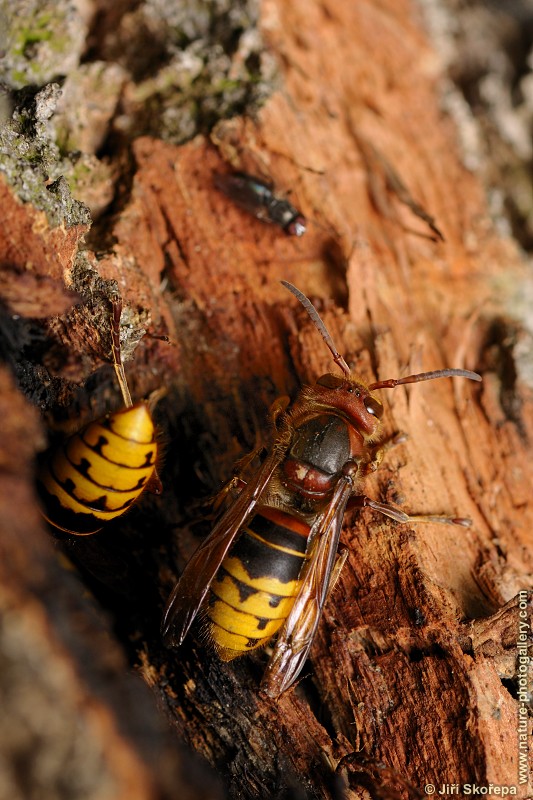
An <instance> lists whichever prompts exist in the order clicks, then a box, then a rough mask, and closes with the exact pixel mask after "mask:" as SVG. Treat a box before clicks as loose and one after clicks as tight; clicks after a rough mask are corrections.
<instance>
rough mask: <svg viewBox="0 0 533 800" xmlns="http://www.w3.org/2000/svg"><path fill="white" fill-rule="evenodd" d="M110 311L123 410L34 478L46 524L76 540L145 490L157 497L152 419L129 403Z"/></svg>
mask: <svg viewBox="0 0 533 800" xmlns="http://www.w3.org/2000/svg"><path fill="white" fill-rule="evenodd" d="M112 307H113V318H112V336H111V338H112V357H113V366H114V368H115V373H116V375H117V380H118V383H119V386H120V390H121V394H122V399H123V403H124V406H123V408H121V409H119V410H118V411H115V412H114V413H111V414H107V415H106V416H105V417H102V418H101V419H97V420H95V421H93V422H91V423H89V425H87V426H86V427H85V428H83V429H82V430H81V431H79V432H78V433H76V434H74V435H73V436H71V437H69V438H67V439H66V440H65V441H64V442H63V443H62V444H61V445H60V446H59V447H57V448H55V449H53V450H52V451H51V452H48V453H46V454H45V457H44V459H43V461H42V463H41V466H40V468H39V472H38V478H37V484H38V489H39V493H40V495H41V499H42V501H43V504H44V508H43V511H42V513H43V516H44V517H45V519H46V520H47V522H49V523H50V524H51V525H52V526H53V527H54V528H56V529H57V530H59V531H63V532H65V533H69V534H74V535H76V536H85V535H89V534H93V533H97V532H98V531H99V530H101V529H102V528H103V527H104V526H105V525H106V523H107V522H110V521H111V520H114V519H116V518H117V517H119V516H120V515H121V514H124V513H125V512H126V511H128V509H129V508H131V506H132V505H133V504H134V503H136V502H137V500H138V499H139V497H140V495H141V494H142V492H143V491H144V490H145V489H146V488H150V491H152V492H154V493H155V494H159V493H160V491H161V484H160V481H159V477H158V475H157V470H156V462H157V452H158V447H157V441H156V430H155V427H154V423H153V421H152V416H151V413H150V410H149V408H148V406H147V404H146V403H142V402H141V403H135V404H134V403H133V401H132V399H131V395H130V391H129V388H128V383H127V380H126V375H125V372H124V366H123V363H122V355H121V348H120V317H121V313H122V302H121V301H120V300H113V301H112Z"/></svg>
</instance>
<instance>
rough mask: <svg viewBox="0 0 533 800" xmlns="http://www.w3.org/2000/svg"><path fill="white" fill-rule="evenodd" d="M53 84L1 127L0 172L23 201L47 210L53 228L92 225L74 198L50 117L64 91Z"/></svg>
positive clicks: (16, 109) (25, 101)
mask: <svg viewBox="0 0 533 800" xmlns="http://www.w3.org/2000/svg"><path fill="white" fill-rule="evenodd" d="M60 91H61V90H60V88H59V86H58V85H57V84H49V85H48V86H46V87H44V89H41V91H40V92H38V93H37V94H36V95H35V96H34V97H31V96H30V97H29V98H27V99H24V100H22V102H21V103H20V104H19V105H18V106H17V107H16V108H15V110H14V112H13V114H12V116H11V118H9V119H8V120H7V121H5V122H4V123H3V125H1V126H0V175H2V176H3V177H4V179H5V180H6V181H7V183H9V184H10V186H12V187H13V189H14V190H15V193H16V195H17V197H18V198H19V199H20V200H21V201H22V202H23V203H31V204H32V205H33V206H34V207H35V208H38V209H40V210H42V211H44V212H45V213H46V216H47V218H48V221H49V224H50V225H51V226H52V227H56V226H58V225H61V224H64V225H66V226H67V227H72V226H73V225H80V224H81V225H88V224H90V221H91V218H90V214H89V211H88V209H87V208H86V206H84V205H83V204H82V203H80V202H78V201H77V200H75V199H74V198H73V197H72V194H71V192H70V189H69V186H68V183H67V181H66V179H65V178H64V176H63V175H64V171H65V169H64V166H65V165H64V164H62V162H61V158H60V154H59V149H58V147H57V144H56V143H55V141H54V139H53V138H52V136H51V134H50V128H49V120H50V117H51V116H52V114H53V112H54V109H55V107H56V104H57V100H58V97H59V94H60Z"/></svg>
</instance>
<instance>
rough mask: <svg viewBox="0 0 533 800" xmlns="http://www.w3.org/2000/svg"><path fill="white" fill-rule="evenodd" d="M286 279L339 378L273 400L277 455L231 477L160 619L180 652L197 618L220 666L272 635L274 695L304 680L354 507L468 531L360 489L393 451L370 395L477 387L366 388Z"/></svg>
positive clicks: (266, 686) (458, 373) (441, 374)
mask: <svg viewBox="0 0 533 800" xmlns="http://www.w3.org/2000/svg"><path fill="white" fill-rule="evenodd" d="M282 283H283V284H284V286H285V287H286V288H287V289H289V291H291V292H292V293H293V294H294V295H295V296H296V297H297V299H298V300H299V301H300V302H301V303H302V304H303V306H304V307H305V308H306V310H307V312H308V313H309V315H310V317H311V319H312V320H313V323H314V324H315V326H316V327H317V328H318V330H319V331H320V333H321V335H322V337H323V338H324V341H325V342H326V344H327V346H328V347H329V349H330V351H331V353H332V355H333V359H334V361H335V363H336V364H337V365H338V367H339V368H340V369H341V371H342V375H335V374H331V373H328V374H326V375H322V377H320V378H319V379H318V380H317V382H316V384H315V385H314V386H313V387H304V388H302V389H301V391H300V392H299V394H298V395H297V397H296V400H295V401H294V403H293V404H292V407H291V408H290V409H289V408H288V403H289V401H288V398H280V399H279V400H278V401H276V403H274V405H273V407H272V410H271V416H272V421H273V424H274V428H275V439H274V443H273V446H272V449H271V451H270V452H269V453H268V454H267V455H266V456H265V457H264V460H263V461H262V463H261V465H260V467H258V469H257V471H256V472H255V474H253V476H252V477H251V479H250V480H248V482H245V481H244V480H243V479H242V478H236V479H234V480H233V483H231V482H230V484H228V486H230V485H231V486H233V488H234V491H233V498H232V499H231V501H230V502H229V505H227V507H226V509H225V510H224V512H223V513H222V515H221V517H220V518H219V520H218V521H217V523H216V524H215V526H214V529H213V531H212V533H211V534H210V535H209V536H208V538H207V539H206V541H205V542H203V543H202V544H201V545H200V546H199V547H198V549H197V550H196V552H195V553H194V554H193V556H192V558H191V559H190V561H189V562H188V563H187V565H186V567H185V570H184V572H183V574H182V576H181V578H180V580H179V581H178V583H177V584H176V586H175V588H174V590H173V591H172V593H171V595H170V598H169V600H168V603H167V606H166V610H165V613H164V618H163V624H162V633H163V637H164V640H165V643H166V644H167V645H168V646H176V647H177V646H179V645H180V644H181V643H182V642H183V639H184V638H185V636H186V634H187V632H188V631H189V628H190V626H191V624H192V622H193V620H194V619H195V617H196V616H197V615H198V614H200V618H201V619H202V621H203V627H204V633H205V634H206V635H207V638H208V639H209V640H210V641H211V642H212V643H213V644H214V647H215V649H216V651H217V653H218V655H219V657H220V658H221V659H223V660H224V661H230V660H231V659H233V658H236V657H238V656H241V655H243V654H245V653H248V652H250V651H251V650H254V649H255V648H258V647H263V646H265V645H266V644H267V643H268V642H269V641H270V640H271V639H272V637H273V636H275V635H276V636H277V638H276V642H275V644H274V647H273V651H272V655H271V656H270V659H269V662H268V665H267V668H266V671H265V674H264V677H263V680H262V684H261V688H262V691H263V692H264V693H266V694H267V695H268V696H270V697H274V698H275V697H278V696H279V695H280V694H282V692H284V691H286V690H287V689H288V688H289V687H290V686H291V685H292V684H293V683H294V681H295V680H296V678H297V677H298V675H299V673H300V671H301V669H302V667H303V665H304V662H305V660H306V658H307V655H308V652H309V649H310V647H311V644H312V642H313V638H314V635H315V632H316V629H317V625H318V623H319V621H320V617H321V614H322V610H323V608H324V604H325V601H326V598H327V597H328V593H329V591H330V589H331V588H332V586H333V585H334V583H335V581H336V580H337V577H338V575H339V572H340V569H341V567H342V564H343V563H344V560H345V558H346V555H347V551H344V553H343V554H341V555H338V553H337V550H338V546H339V538H340V534H341V528H342V521H343V517H344V513H345V510H346V507H347V505H348V503H350V506H351V507H356V508H363V507H370V508H372V509H375V510H376V511H379V512H381V513H382V514H385V515H386V516H388V517H391V518H392V519H394V520H396V521H398V522H445V523H449V524H459V525H461V524H462V525H468V524H470V521H469V520H465V519H461V518H450V517H442V516H410V515H408V514H406V513H404V512H403V511H401V510H400V509H399V508H397V507H395V506H392V505H387V504H384V503H380V502H376V501H374V500H372V499H370V498H369V497H367V496H366V495H365V494H363V492H362V490H363V484H364V479H365V476H366V475H368V474H369V473H371V472H373V471H374V470H375V469H377V467H378V466H379V464H380V463H381V461H382V458H383V455H384V452H385V450H386V449H387V446H388V445H387V442H384V441H383V438H382V431H381V428H382V423H381V417H382V414H383V406H382V404H381V402H380V401H379V400H378V398H377V397H376V396H375V394H374V392H375V391H376V390H377V389H389V388H393V387H395V386H400V385H404V384H408V383H415V382H418V381H426V380H433V379H435V378H449V377H459V378H469V379H471V380H475V381H480V380H481V377H480V376H479V375H478V374H477V373H475V372H470V371H469V370H463V369H443V370H437V371H434V372H424V373H421V374H418V375H409V376H407V377H405V378H400V379H390V380H383V381H377V382H375V383H371V384H370V385H366V384H365V383H363V381H362V380H361V378H359V377H358V376H356V375H352V373H351V372H350V369H349V367H348V365H347V364H346V362H345V360H344V358H343V357H342V356H341V355H340V354H339V353H338V352H337V350H336V349H335V346H334V344H333V341H332V339H331V336H330V335H329V333H328V331H327V329H326V328H325V326H324V323H323V322H322V320H321V319H320V317H319V315H318V313H317V311H316V309H315V308H314V307H313V305H312V304H311V302H310V301H309V300H308V298H307V297H305V295H303V294H302V293H301V292H300V291H299V290H298V289H296V288H295V287H294V286H292V285H291V284H288V283H287V282H285V281H282ZM389 445H390V442H389ZM235 487H237V488H236V491H235ZM224 493H226V494H225V497H224ZM221 494H222V499H221V500H220V501H218V498H217V502H219V504H220V505H222V506H224V503H225V502H226V499H225V498H227V496H228V494H231V492H228V491H227V487H226V489H223V490H222V493H221Z"/></svg>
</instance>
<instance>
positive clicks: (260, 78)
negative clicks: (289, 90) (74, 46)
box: [98, 0, 276, 143]
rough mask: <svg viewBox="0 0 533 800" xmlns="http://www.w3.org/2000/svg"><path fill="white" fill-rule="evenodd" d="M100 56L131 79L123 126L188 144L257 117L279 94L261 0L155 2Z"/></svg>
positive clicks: (111, 36)
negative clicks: (223, 125)
mask: <svg viewBox="0 0 533 800" xmlns="http://www.w3.org/2000/svg"><path fill="white" fill-rule="evenodd" d="M98 56H99V57H100V58H103V59H105V60H111V61H116V62H117V63H118V64H120V65H121V66H122V67H123V68H124V69H126V70H127V71H128V72H129V74H130V75H131V79H132V80H130V81H129V82H128V83H127V85H126V90H125V96H124V103H123V110H124V113H123V114H122V115H121V117H120V118H119V120H118V126H119V127H120V129H121V130H122V131H123V132H124V133H126V135H129V136H132V135H136V134H141V133H149V134H152V135H157V136H160V137H162V138H164V139H166V140H167V141H172V142H175V143H181V142H184V141H186V140H187V139H190V138H192V137H193V136H195V135H196V134H198V133H206V132H209V131H210V129H211V128H212V126H213V125H214V124H216V122H217V121H218V120H219V119H223V118H226V117H230V116H232V115H235V114H242V113H253V112H254V110H256V109H258V108H259V106H260V105H261V104H262V103H263V102H264V101H265V100H266V98H267V97H268V96H269V95H270V93H271V92H272V90H273V88H274V84H275V81H276V69H275V64H274V61H273V59H272V58H270V56H269V55H268V53H267V52H266V51H265V50H264V49H263V43H262V39H261V35H260V32H259V10H258V3H257V2H256V0H240V2H231V3H230V2H227V0H211V2H198V0H188V2H184V3H179V4H176V3H173V4H170V3H164V2H161V0H147V2H145V3H141V4H140V5H139V6H138V7H137V8H135V10H134V11H131V12H129V13H127V14H125V15H124V16H123V17H122V18H121V20H120V23H119V25H118V26H117V27H116V28H114V29H112V30H109V29H107V30H104V29H103V28H102V37H101V45H100V49H99V51H98Z"/></svg>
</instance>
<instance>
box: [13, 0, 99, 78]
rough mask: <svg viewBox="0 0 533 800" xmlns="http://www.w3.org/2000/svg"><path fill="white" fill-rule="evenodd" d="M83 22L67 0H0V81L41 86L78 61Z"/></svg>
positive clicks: (85, 29) (74, 4)
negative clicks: (0, 56) (0, 54)
mask: <svg viewBox="0 0 533 800" xmlns="http://www.w3.org/2000/svg"><path fill="white" fill-rule="evenodd" d="M86 36H87V22H86V20H85V19H84V18H83V17H82V15H81V13H80V11H79V8H78V6H77V4H76V3H72V2H69V0H52V1H51V2H50V0H16V1H15V2H13V0H0V49H1V50H2V51H3V58H2V59H1V61H0V80H1V81H2V82H3V83H4V84H5V85H6V86H8V87H10V88H11V89H22V88H23V87H24V86H43V85H44V84H45V83H49V82H50V81H53V80H55V79H57V78H58V77H59V76H61V75H66V74H67V73H69V72H70V71H71V70H73V69H74V68H75V67H76V66H77V65H78V63H79V60H80V57H81V53H82V51H83V48H84V46H85V39H86Z"/></svg>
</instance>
